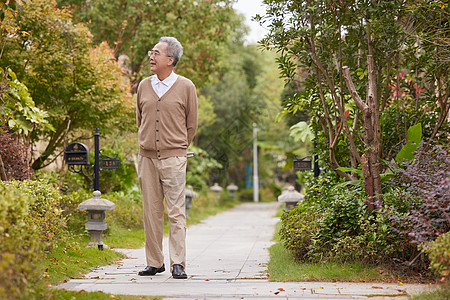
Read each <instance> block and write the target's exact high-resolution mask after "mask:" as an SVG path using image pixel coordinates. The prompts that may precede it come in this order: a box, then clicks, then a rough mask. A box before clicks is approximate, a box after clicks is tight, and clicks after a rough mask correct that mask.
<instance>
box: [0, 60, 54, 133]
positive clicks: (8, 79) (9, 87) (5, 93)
mask: <svg viewBox="0 0 450 300" xmlns="http://www.w3.org/2000/svg"><path fill="white" fill-rule="evenodd" d="M0 57H1V56H0ZM5 70H6V71H5ZM0 78H1V79H2V82H1V86H0V107H1V108H2V113H1V115H0V125H2V123H3V122H2V121H7V124H8V126H9V127H10V128H11V129H12V130H13V131H17V132H18V133H19V134H23V135H25V136H27V135H28V134H29V133H30V131H31V130H32V129H33V127H34V126H36V125H44V126H45V127H47V128H48V129H49V130H52V129H53V127H52V126H51V124H49V122H48V121H47V120H46V118H47V117H48V114H47V113H46V112H45V111H43V110H41V109H39V108H37V107H36V105H35V103H34V101H33V99H32V98H31V96H30V93H29V92H28V88H27V87H26V86H25V84H23V83H22V82H20V81H19V80H18V79H17V76H16V74H15V73H14V72H13V71H12V70H11V69H10V68H8V67H6V68H5V69H3V68H1V67H0Z"/></svg>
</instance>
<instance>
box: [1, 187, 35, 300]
mask: <svg viewBox="0 0 450 300" xmlns="http://www.w3.org/2000/svg"><path fill="white" fill-rule="evenodd" d="M0 198H1V199H2V200H1V201H0V261H1V264H0V298H3V299H7V298H16V297H18V296H19V295H24V296H26V295H27V291H28V289H27V288H28V287H31V286H32V285H33V284H34V283H35V282H36V281H37V280H38V278H39V271H38V270H37V269H36V268H37V266H38V262H39V258H40V256H39V252H40V251H41V249H42V247H43V245H42V242H41V239H40V233H39V228H38V227H37V226H36V225H35V224H33V223H31V224H28V222H27V221H28V220H29V217H28V214H29V212H30V209H29V204H30V202H31V201H32V197H31V195H29V194H27V193H25V192H24V191H21V190H19V189H15V188H12V187H10V186H8V185H5V184H4V183H1V182H0Z"/></svg>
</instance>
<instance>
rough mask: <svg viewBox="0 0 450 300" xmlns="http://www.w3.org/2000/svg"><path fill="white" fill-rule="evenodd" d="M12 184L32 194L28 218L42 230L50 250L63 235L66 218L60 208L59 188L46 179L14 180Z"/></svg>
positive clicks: (41, 232) (42, 236) (42, 239)
mask: <svg viewBox="0 0 450 300" xmlns="http://www.w3.org/2000/svg"><path fill="white" fill-rule="evenodd" d="M11 186H12V187H15V188H16V189H18V190H21V191H22V192H24V193H26V194H27V195H30V198H29V199H30V202H29V203H28V209H29V215H28V216H27V220H28V221H29V222H30V223H31V224H32V225H34V226H36V227H37V228H39V231H40V239H41V241H42V242H44V243H45V245H46V249H47V250H50V249H51V248H52V247H53V246H55V245H57V242H58V241H59V240H60V239H61V238H62V237H63V233H64V232H65V231H64V229H65V226H66V218H65V217H64V216H63V214H62V210H61V208H60V201H61V196H60V194H59V191H58V189H56V188H54V187H53V186H52V185H51V184H49V183H46V182H45V181H44V180H36V181H35V180H25V181H23V182H20V181H13V182H11Z"/></svg>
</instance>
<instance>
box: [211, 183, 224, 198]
mask: <svg viewBox="0 0 450 300" xmlns="http://www.w3.org/2000/svg"><path fill="white" fill-rule="evenodd" d="M209 189H210V190H211V191H212V192H214V194H216V197H217V199H219V198H220V193H221V192H222V191H223V188H222V187H221V186H220V185H219V184H218V183H217V182H216V183H214V185H213V186H212V187H210V188H209Z"/></svg>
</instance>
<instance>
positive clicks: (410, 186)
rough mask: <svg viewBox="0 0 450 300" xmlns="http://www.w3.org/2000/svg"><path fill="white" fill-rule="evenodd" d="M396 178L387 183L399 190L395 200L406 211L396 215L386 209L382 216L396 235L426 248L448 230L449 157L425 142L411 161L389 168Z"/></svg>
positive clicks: (449, 196) (449, 198)
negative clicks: (404, 204)
mask: <svg viewBox="0 0 450 300" xmlns="http://www.w3.org/2000/svg"><path fill="white" fill-rule="evenodd" d="M392 168H393V170H394V172H395V173H396V176H395V177H394V178H393V179H392V182H391V184H392V185H394V186H397V187H400V188H401V189H400V190H399V191H400V194H399V195H398V197H402V198H403V199H407V202H408V203H409V208H408V209H407V211H405V212H399V211H398V209H397V208H393V207H387V208H386V210H385V213H386V214H387V215H389V216H390V219H391V222H392V224H393V225H394V227H395V230H397V231H398V232H399V233H400V234H403V235H405V236H408V237H409V241H410V242H411V243H415V244H421V243H424V244H425V245H426V246H429V245H430V242H431V241H433V240H435V239H436V238H438V237H439V236H440V235H441V234H443V233H446V232H448V231H449V229H450V194H449V193H448V191H449V190H450V155H449V153H448V150H446V149H444V148H443V147H442V146H440V145H430V144H427V143H425V144H424V145H423V146H421V147H419V149H418V151H417V153H416V156H415V159H414V160H406V161H404V162H401V163H399V164H398V165H393V166H392Z"/></svg>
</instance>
